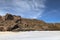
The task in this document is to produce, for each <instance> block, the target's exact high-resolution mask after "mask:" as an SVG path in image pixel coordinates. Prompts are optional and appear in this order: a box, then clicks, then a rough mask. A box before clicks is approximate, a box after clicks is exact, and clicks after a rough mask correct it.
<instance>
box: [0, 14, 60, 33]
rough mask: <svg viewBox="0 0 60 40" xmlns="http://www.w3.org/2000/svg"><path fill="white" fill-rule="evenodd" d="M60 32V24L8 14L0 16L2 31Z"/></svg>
mask: <svg viewBox="0 0 60 40" xmlns="http://www.w3.org/2000/svg"><path fill="white" fill-rule="evenodd" d="M46 30H52V31H53V30H60V23H54V24H53V23H46V22H44V21H42V20H37V19H26V18H22V17H21V16H16V15H11V14H8V13H7V14H6V15H5V16H0V31H15V32H17V31H46Z"/></svg>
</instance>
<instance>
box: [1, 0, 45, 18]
mask: <svg viewBox="0 0 60 40" xmlns="http://www.w3.org/2000/svg"><path fill="white" fill-rule="evenodd" d="M45 2H46V0H10V1H7V0H5V1H3V0H2V1H1V0H0V4H1V5H2V6H0V10H6V12H10V13H12V11H13V13H15V14H16V13H17V14H16V15H21V16H22V17H26V18H37V17H38V16H41V14H42V13H43V11H44V9H45ZM11 10H12V11H11Z"/></svg>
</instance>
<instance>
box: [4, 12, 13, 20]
mask: <svg viewBox="0 0 60 40" xmlns="http://www.w3.org/2000/svg"><path fill="white" fill-rule="evenodd" d="M13 19H14V17H13V15H11V14H8V13H7V14H6V15H5V20H13Z"/></svg>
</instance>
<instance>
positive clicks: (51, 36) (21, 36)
mask: <svg viewBox="0 0 60 40" xmlns="http://www.w3.org/2000/svg"><path fill="white" fill-rule="evenodd" d="M0 40H60V31H29V32H28V31H26V32H0Z"/></svg>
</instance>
